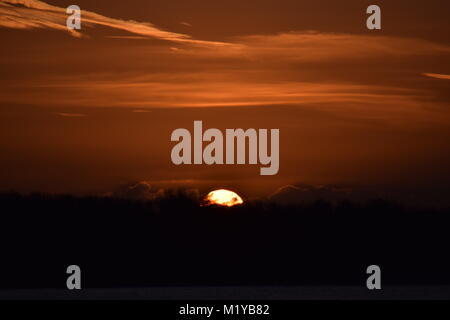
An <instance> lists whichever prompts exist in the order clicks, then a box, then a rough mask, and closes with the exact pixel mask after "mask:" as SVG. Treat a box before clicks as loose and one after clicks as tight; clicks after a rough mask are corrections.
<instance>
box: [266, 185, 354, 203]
mask: <svg viewBox="0 0 450 320" xmlns="http://www.w3.org/2000/svg"><path fill="white" fill-rule="evenodd" d="M350 197H352V189H351V188H348V187H337V186H305V185H304V186H301V185H300V186H295V185H287V186H284V187H281V188H279V189H278V190H277V191H275V192H274V193H273V194H272V195H271V196H270V197H269V199H270V200H271V201H272V202H275V203H278V204H282V205H295V204H301V203H308V202H312V201H317V200H328V201H339V200H344V199H349V198H350Z"/></svg>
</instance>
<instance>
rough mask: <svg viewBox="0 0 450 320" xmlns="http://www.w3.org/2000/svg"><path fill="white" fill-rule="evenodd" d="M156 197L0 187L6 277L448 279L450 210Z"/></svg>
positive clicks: (141, 283)
mask: <svg viewBox="0 0 450 320" xmlns="http://www.w3.org/2000/svg"><path fill="white" fill-rule="evenodd" d="M200 204H201V203H200V202H199V200H198V199H196V198H195V197H192V195H190V194H188V193H186V192H183V191H182V190H172V191H170V192H167V193H166V195H165V196H164V197H160V198H157V199H153V200H148V201H144V200H130V199H124V198H119V197H95V196H89V197H77V196H71V195H50V194H29V195H22V194H18V193H3V194H0V205H1V214H0V226H1V232H0V234H1V235H0V240H1V244H2V253H1V254H2V259H1V262H0V271H1V272H0V288H3V289H5V288H65V280H66V277H67V275H66V273H65V272H66V268H67V266H69V265H72V264H76V265H79V266H80V267H81V270H82V275H83V284H84V286H85V287H91V288H100V287H105V288H108V287H145V286H156V285H158V286H160V285H162V286H178V285H365V281H366V278H367V275H366V273H365V272H366V268H367V267H368V266H369V265H372V264H376V265H379V266H380V267H381V269H382V272H383V273H382V274H383V283H384V284H393V285H395V284H401V285H415V284H430V285H432V284H450V268H449V267H450V262H449V259H448V248H447V246H448V244H449V243H450V241H449V240H450V236H449V232H448V228H449V226H450V215H449V214H450V210H449V209H436V208H411V207H407V206H403V205H401V204H398V203H395V202H392V201H386V200H382V199H374V200H371V201H366V202H354V201H340V202H336V203H333V202H330V201H326V200H318V201H313V202H309V203H303V204H298V205H291V206H288V205H284V206H283V205H279V204H275V203H271V202H270V201H250V202H246V203H244V204H243V205H240V206H235V207H231V208H228V207H217V206H201V205H200Z"/></svg>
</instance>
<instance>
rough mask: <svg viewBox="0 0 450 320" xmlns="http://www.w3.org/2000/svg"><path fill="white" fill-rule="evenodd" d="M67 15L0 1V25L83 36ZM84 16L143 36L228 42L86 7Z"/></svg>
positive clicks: (25, 0)
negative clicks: (71, 27)
mask: <svg viewBox="0 0 450 320" xmlns="http://www.w3.org/2000/svg"><path fill="white" fill-rule="evenodd" d="M67 17H68V15H67V13H66V9H65V8H61V7H57V6H52V5H49V4H47V3H45V2H43V1H39V0H4V1H2V2H1V3H0V27H6V28H14V29H35V28H46V29H54V30H65V31H68V32H70V33H71V34H72V35H73V36H76V37H80V36H81V32H79V31H76V30H69V29H67V27H66V19H67ZM81 19H82V20H81V21H82V26H83V27H93V26H105V27H109V28H113V29H117V30H122V31H126V32H129V33H133V34H137V35H140V36H144V37H150V38H157V39H161V40H167V41H173V42H182V43H190V44H197V45H225V43H220V42H211V41H202V40H195V39H192V38H191V37H190V36H189V35H186V34H181V33H174V32H169V31H165V30H162V29H160V28H158V27H156V26H154V25H153V24H152V23H149V22H137V21H133V20H121V19H115V18H110V17H106V16H103V15H101V14H98V13H95V12H91V11H86V10H82V12H81Z"/></svg>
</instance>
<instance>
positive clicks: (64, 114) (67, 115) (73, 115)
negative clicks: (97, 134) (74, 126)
mask: <svg viewBox="0 0 450 320" xmlns="http://www.w3.org/2000/svg"><path fill="white" fill-rule="evenodd" d="M57 115H58V116H61V117H65V118H83V117H87V115H86V114H83V113H67V112H60V113H57Z"/></svg>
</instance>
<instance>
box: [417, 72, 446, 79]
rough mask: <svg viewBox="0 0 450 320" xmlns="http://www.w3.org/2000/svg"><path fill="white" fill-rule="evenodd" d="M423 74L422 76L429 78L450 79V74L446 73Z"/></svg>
mask: <svg viewBox="0 0 450 320" xmlns="http://www.w3.org/2000/svg"><path fill="white" fill-rule="evenodd" d="M423 75H424V76H427V77H430V78H436V79H444V80H450V75H448V74H439V73H423Z"/></svg>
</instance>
